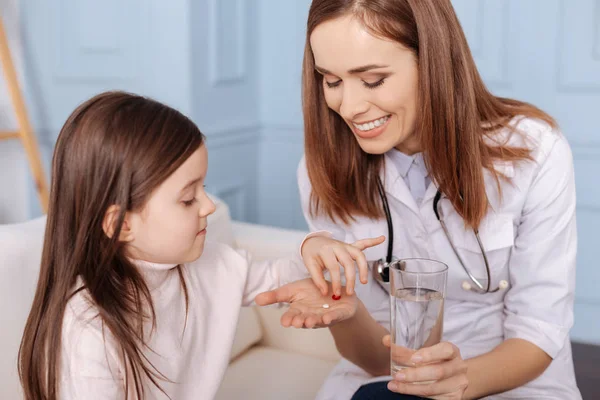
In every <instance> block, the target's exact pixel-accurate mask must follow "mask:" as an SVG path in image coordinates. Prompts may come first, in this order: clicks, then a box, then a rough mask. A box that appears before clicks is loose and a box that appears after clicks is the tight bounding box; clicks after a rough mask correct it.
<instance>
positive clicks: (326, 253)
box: [301, 236, 385, 296]
mask: <svg viewBox="0 0 600 400" xmlns="http://www.w3.org/2000/svg"><path fill="white" fill-rule="evenodd" d="M384 240H385V236H379V237H378V238H372V239H363V240H359V241H356V242H354V243H352V244H348V243H344V242H340V241H338V240H335V239H331V238H328V237H323V236H313V237H311V238H308V239H307V240H306V241H305V242H304V244H303V245H302V249H301V252H302V258H303V259H304V264H305V265H306V268H307V269H308V271H309V272H310V275H311V277H312V279H313V281H314V283H315V285H317V287H318V288H319V289H321V293H323V295H327V293H328V290H329V285H328V284H327V281H326V280H325V278H324V276H323V272H324V271H325V270H329V274H330V276H331V283H332V287H333V294H334V295H336V296H340V295H341V294H342V282H341V272H340V264H341V265H343V266H344V274H345V275H346V294H347V295H349V296H350V295H353V294H354V283H355V279H356V267H355V263H356V265H357V266H358V273H359V277H360V281H361V282H362V283H367V280H368V277H369V266H368V265H367V259H366V258H365V255H364V254H363V250H365V249H367V248H369V247H373V246H377V245H378V244H381V243H383V241H384Z"/></svg>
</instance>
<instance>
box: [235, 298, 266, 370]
mask: <svg viewBox="0 0 600 400" xmlns="http://www.w3.org/2000/svg"><path fill="white" fill-rule="evenodd" d="M262 334H263V333H262V328H261V326H260V321H259V319H258V315H256V310H255V309H254V307H243V308H242V309H241V311H240V317H239V319H238V326H237V330H236V332H235V339H234V341H233V347H232V348H231V355H230V356H229V359H230V360H233V359H235V358H236V357H238V356H239V355H240V354H241V353H243V352H244V351H246V350H247V349H248V348H250V347H252V346H253V345H255V344H256V343H258V342H259V341H260V340H261V339H262Z"/></svg>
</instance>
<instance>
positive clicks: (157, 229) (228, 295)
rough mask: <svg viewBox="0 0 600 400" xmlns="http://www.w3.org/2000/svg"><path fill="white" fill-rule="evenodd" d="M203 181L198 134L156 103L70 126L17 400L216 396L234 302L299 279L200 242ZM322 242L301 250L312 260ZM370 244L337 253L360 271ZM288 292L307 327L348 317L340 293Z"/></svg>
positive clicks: (91, 113) (111, 109) (297, 267)
mask: <svg viewBox="0 0 600 400" xmlns="http://www.w3.org/2000/svg"><path fill="white" fill-rule="evenodd" d="M206 172H207V151H206V147H205V146H204V144H203V135H202V134H201V133H200V131H199V130H198V128H197V127H196V126H195V125H194V123H193V122H192V121H190V120H189V119H188V118H186V117H185V116H183V115H182V114H180V113H179V112H177V111H175V110H173V109H171V108H169V107H167V106H165V105H162V104H160V103H158V102H156V101H152V100H149V99H147V98H144V97H140V96H135V95H131V94H127V93H121V92H109V93H104V94H100V95H98V96H96V97H94V98H92V99H90V100H89V101H87V102H85V103H84V104H82V105H81V106H80V107H79V108H77V109H76V110H75V111H74V112H73V114H72V115H71V116H70V117H69V118H68V120H67V122H66V123H65V125H64V127H63V129H62V131H61V133H60V135H59V137H58V141H57V144H56V149H55V153H54V159H53V167H52V176H53V182H52V189H51V199H50V208H49V210H50V211H49V213H48V219H47V226H46V233H45V242H44V249H43V255H42V264H41V270H40V277H39V281H38V286H37V291H36V294H35V299H34V302H33V306H32V310H31V313H30V315H29V319H28V321H27V325H26V327H25V332H24V335H23V340H22V343H21V349H20V354H19V373H20V377H21V382H22V385H23V388H24V392H25V396H26V398H27V399H58V398H60V399H86V400H90V399H100V398H102V399H124V398H129V399H131V398H144V399H154V398H171V399H177V400H184V399H210V398H212V397H213V396H214V394H215V392H216V391H217V389H218V387H219V383H220V381H221V378H222V376H223V373H224V371H225V369H226V367H227V363H228V359H229V353H230V349H231V346H232V342H233V339H234V334H235V328H236V323H237V319H238V313H239V307H240V305H250V304H251V303H252V302H253V299H254V298H255V296H256V295H257V294H259V293H260V292H261V291H265V290H269V289H274V288H276V287H278V286H280V285H282V284H284V283H288V282H292V281H294V280H299V279H302V278H304V277H305V276H306V269H305V267H304V266H303V264H302V262H301V260H300V258H299V257H298V259H297V260H278V261H274V262H270V263H267V262H265V263H263V264H262V265H257V264H256V263H252V262H251V261H250V260H249V258H247V257H246V256H245V255H244V254H240V253H238V252H236V251H234V250H233V249H231V248H229V247H227V246H225V245H221V244H218V243H206V244H205V236H206V232H207V216H208V215H209V214H211V213H212V212H213V211H214V210H215V206H214V204H213V202H212V201H211V200H210V199H209V198H208V196H207V194H206V192H205V191H204V185H203V182H204V179H205V177H206ZM327 240H328V239H326V238H322V237H321V238H319V240H317V241H311V240H308V241H306V244H305V248H306V249H309V248H310V249H311V254H318V253H319V249H318V248H316V247H323V248H324V249H325V248H326V245H323V243H327ZM311 242H312V244H311ZM379 242H381V240H380V239H378V240H366V241H362V242H358V243H355V244H354V245H349V246H348V248H349V251H351V252H352V253H351V254H354V258H355V260H356V261H357V262H358V263H359V264H360V265H361V268H363V269H364V268H365V267H366V262H365V259H364V256H363V255H362V252H361V250H362V249H364V248H365V247H366V246H371V245H374V244H377V243H379ZM311 246H312V247H311ZM201 255H202V257H200V256H201ZM334 260H335V258H334ZM306 261H307V262H309V263H311V265H319V266H323V267H324V268H325V265H326V264H327V263H330V262H332V261H331V260H329V259H328V260H324V259H322V258H321V257H320V256H318V255H315V256H310V257H307V258H306ZM335 262H337V261H335ZM288 288H290V289H289V290H290V292H291V294H292V295H294V296H295V300H294V302H295V303H296V307H304V310H305V311H306V314H305V315H307V316H311V318H313V320H314V323H315V324H322V323H323V322H322V318H323V317H326V322H327V323H329V321H330V320H336V319H338V318H341V316H342V314H343V313H345V312H347V310H348V309H351V308H352V307H354V306H353V305H352V302H353V301H355V300H354V296H345V297H344V298H343V299H342V300H340V301H338V302H336V303H335V304H333V303H332V306H331V308H329V309H328V310H324V309H323V308H322V307H321V305H322V304H323V303H324V302H327V299H328V298H327V297H323V296H322V294H321V292H319V291H318V290H317V289H316V288H315V287H314V285H313V284H312V283H311V282H310V280H302V281H298V282H296V283H292V284H291V285H290V286H288Z"/></svg>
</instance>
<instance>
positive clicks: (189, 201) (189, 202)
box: [182, 197, 196, 207]
mask: <svg viewBox="0 0 600 400" xmlns="http://www.w3.org/2000/svg"><path fill="white" fill-rule="evenodd" d="M195 202H196V198H195V197H194V198H193V199H191V200H183V201H182V203H183V205H184V206H186V207H189V206H191V205H192V204H194V203H195Z"/></svg>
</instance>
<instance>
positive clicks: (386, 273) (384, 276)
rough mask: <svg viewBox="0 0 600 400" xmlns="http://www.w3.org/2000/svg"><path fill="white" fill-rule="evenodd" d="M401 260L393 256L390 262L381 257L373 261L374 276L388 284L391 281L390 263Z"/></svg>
mask: <svg viewBox="0 0 600 400" xmlns="http://www.w3.org/2000/svg"><path fill="white" fill-rule="evenodd" d="M398 261H400V260H399V259H398V258H397V257H393V256H392V257H391V260H390V262H387V261H386V259H385V258H380V259H379V260H377V261H374V262H373V277H374V278H375V280H376V281H378V282H380V283H385V284H388V283H389V282H390V265H392V264H395V263H397V262H398Z"/></svg>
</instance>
